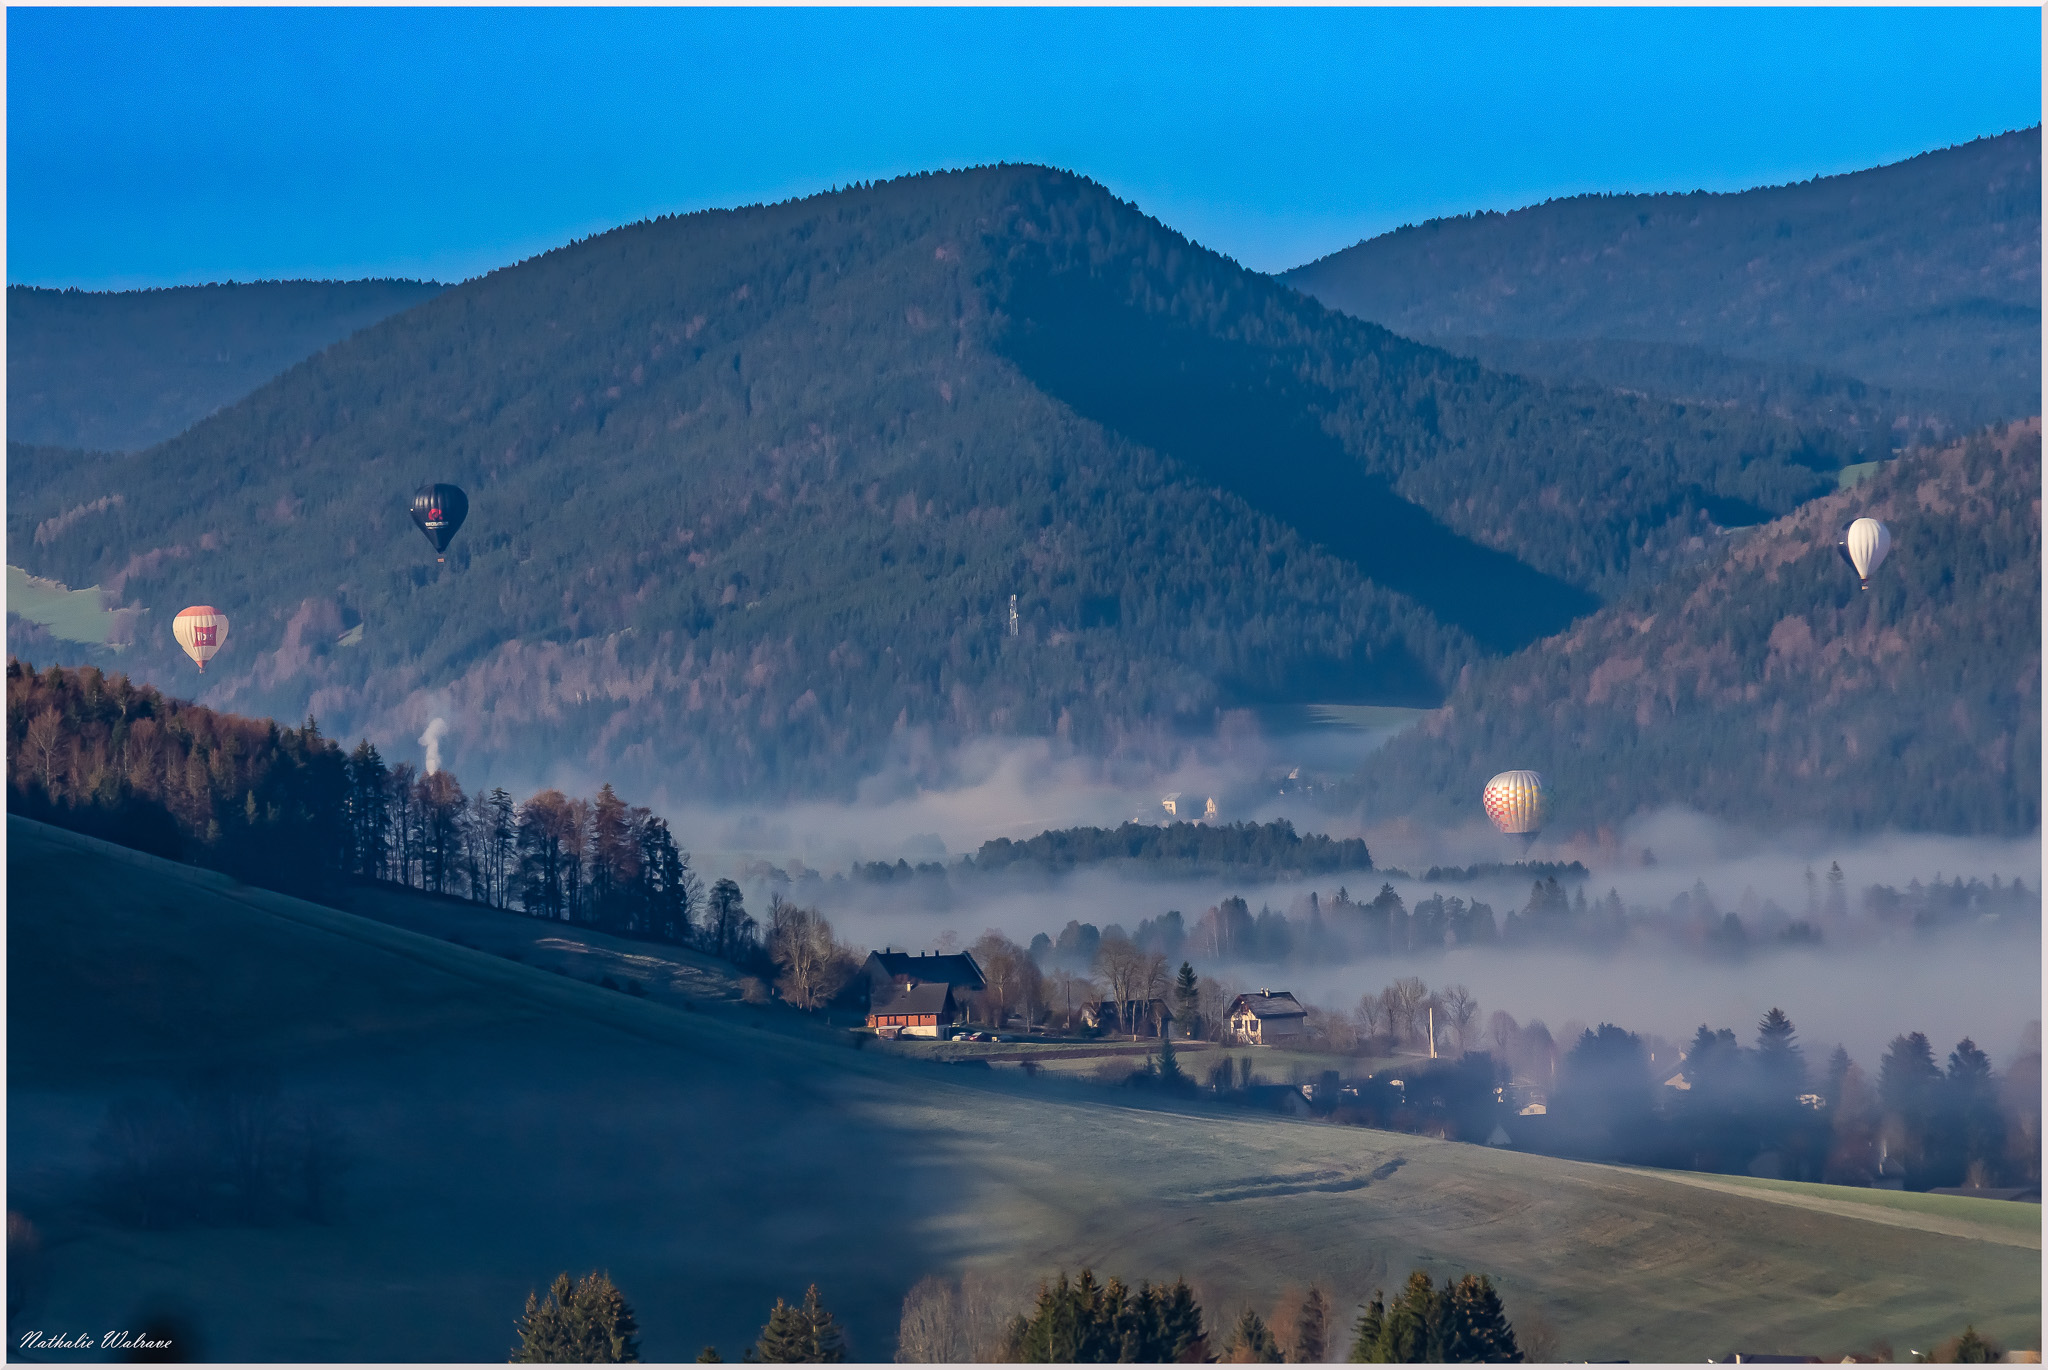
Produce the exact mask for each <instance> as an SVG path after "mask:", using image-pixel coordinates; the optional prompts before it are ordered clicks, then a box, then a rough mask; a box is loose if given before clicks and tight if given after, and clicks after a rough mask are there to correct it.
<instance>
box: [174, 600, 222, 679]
mask: <svg viewBox="0 0 2048 1370" xmlns="http://www.w3.org/2000/svg"><path fill="white" fill-rule="evenodd" d="M171 636H172V637H175V638H176V639H178V645H179V646H180V647H183V648H184V649H185V655H186V656H189V657H191V658H192V659H193V660H194V661H196V662H198V663H199V669H200V670H201V671H202V672H204V671H205V670H206V663H207V662H209V661H211V660H213V654H214V653H215V652H217V651H219V650H220V649H221V647H222V646H224V645H225V644H226V643H227V640H228V616H227V615H226V614H224V613H222V612H221V611H220V610H218V609H216V608H214V607H213V606H212V605H211V604H195V605H193V606H192V607H191V608H189V609H180V610H179V611H178V616H177V617H176V618H174V619H172V620H171Z"/></svg>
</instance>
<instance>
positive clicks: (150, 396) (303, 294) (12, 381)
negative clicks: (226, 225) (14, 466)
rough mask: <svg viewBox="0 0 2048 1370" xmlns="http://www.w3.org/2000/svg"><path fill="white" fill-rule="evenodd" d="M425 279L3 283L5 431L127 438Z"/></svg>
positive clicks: (52, 440) (113, 441)
mask: <svg viewBox="0 0 2048 1370" xmlns="http://www.w3.org/2000/svg"><path fill="white" fill-rule="evenodd" d="M441 289H442V287H441V286H439V285H436V284H434V283H433V282H431V281H256V282H252V283H249V284H243V285H235V284H228V285H199V286H178V287H176V288H173V289H169V290H123V291H108V292H100V291H84V290H42V289H38V288H36V287H33V286H21V285H10V286H8V287H7V438H8V441H9V442H20V443H26V444H29V445H32V446H43V447H69V448H85V449H89V450H95V451H134V450H137V449H140V448H144V447H148V446H150V445H151V444H153V443H159V442H162V441H163V440H164V439H165V438H168V437H172V436H175V435H176V434H179V433H182V432H184V431H185V430H186V429H187V428H190V427H191V426H192V425H193V424H195V423H197V422H198V421H199V420H200V419H203V418H205V417H206V416H207V415H208V414H211V413H212V412H213V411H214V410H216V409H218V408H220V407H221V406H222V405H225V404H232V403H234V402H235V401H236V400H239V399H241V398H242V397H243V396H244V395H246V394H248V393H249V392H250V391H252V390H254V389H255V388H256V387H257V386H259V385H261V384H263V382H265V381H267V380H269V379H270V378H271V377H273V376H275V375H277V374H278V373H279V372H281V371H283V370H285V369H286V368H287V367H289V366H292V365H293V364H295V363H297V362H300V361H303V360H305V359H306V358H307V357H309V356H311V355H313V354H314V353H315V352H318V351H319V350H320V349H321V348H323V347H326V346H329V345H330V344H332V343H336V342H339V341H341V340H342V339H343V338H345V337H347V336H348V335H349V334H351V333H353V332H355V331H356V330H357V329H359V328H367V327H368V326H369V325H371V324H373V323H375V322H377V321H378V320H379V319H383V318H388V317H390V316H391V315H393V314H395V313H397V312H399V311H400V310H403V309H410V308H411V307H412V306H414V305H416V304H418V303H420V302H421V301H422V300H428V299H432V298H433V297H434V296H435V295H437V294H439V293H440V291H441Z"/></svg>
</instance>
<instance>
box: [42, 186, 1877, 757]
mask: <svg viewBox="0 0 2048 1370" xmlns="http://www.w3.org/2000/svg"><path fill="white" fill-rule="evenodd" d="M1857 455H1860V454H1859V453H1858V452H1857V451H1856V450H1855V449H1853V448H1852V447H1850V446H1848V445H1846V444H1843V443H1840V442H1838V441H1835V440H1833V439H1831V438H1828V437H1825V436H1822V437H1810V436H1809V435H1807V434H1804V433H1802V432H1800V431H1798V430H1796V429H1793V428H1791V427H1790V426H1788V425H1784V424H1777V423H1772V422H1769V421H1763V420H1755V419H1748V418H1742V417H1739V416H1738V417H1736V418H1734V419H1732V420H1731V419H1730V418H1729V417H1728V416H1726V415H1724V414H1719V413H1703V412H1698V411H1694V410H1688V409H1683V408H1678V407H1673V406H1668V405H1663V404H1657V403H1652V402H1646V401H1640V400H1632V399H1628V398H1625V397H1616V396H1608V395H1602V394H1598V393H1595V392H1589V391H1563V390H1556V389H1553V388H1551V387H1548V386H1545V385H1541V384H1534V383H1530V382H1525V381H1519V380H1515V379H1513V378H1508V377H1502V376H1498V375H1494V374H1491V373H1488V372H1485V371H1483V370H1481V369H1480V368H1479V367H1477V366H1475V365H1473V364H1472V363H1470V362H1464V361H1459V360H1457V359H1454V358H1451V357H1448V356H1446V355H1445V354H1443V353H1441V352H1437V351H1434V350H1432V349H1429V348H1426V347H1422V346H1419V345H1416V344H1413V343H1410V342H1407V341H1405V340H1403V339H1400V338H1397V337H1394V336H1393V335H1391V334H1389V333H1387V332H1386V331H1385V330H1383V329H1379V328H1377V327H1374V326H1371V325H1367V324H1362V323H1359V322H1358V321H1356V320H1352V319H1349V318H1347V317H1345V316H1343V315H1341V314H1336V313H1333V312H1331V311H1328V310H1325V309H1323V308H1322V307H1321V306H1320V305H1317V304H1315V303H1314V302H1313V301H1310V300H1307V299H1306V298H1305V297H1302V296H1300V295H1299V294H1297V293H1296V292H1293V291H1291V290H1288V289H1286V288H1284V287H1281V286H1278V285H1276V284H1275V283H1273V282H1272V281H1271V280H1270V279H1269V278H1267V277H1264V276H1261V275H1259V274H1257V273H1254V272H1250V271H1246V270H1244V269H1242V268H1240V267H1238V266H1236V265H1235V264H1234V263H1231V262H1229V261H1227V260H1226V259H1224V258H1221V257H1219V256H1217V255H1215V254H1213V253H1210V252H1207V251H1206V250H1204V249H1201V248H1200V247H1198V246H1196V245H1194V244H1192V243H1190V242H1188V241H1187V240H1186V239H1185V238H1182V237H1181V236H1179V235H1178V234H1175V233H1172V232H1171V231H1170V230H1168V229H1166V228H1164V227H1163V226H1162V225H1160V224H1158V223H1157V222H1156V221H1154V220H1152V219H1149V218H1147V217H1145V216H1144V215H1142V214H1140V213H1139V212H1138V211H1136V210H1135V209H1134V208H1132V207H1131V206H1129V205H1126V204H1123V203H1121V202H1119V201H1117V200H1115V199H1114V198H1113V197H1112V196H1110V195H1109V194H1108V193H1107V192H1105V191H1104V190H1103V189H1102V188H1101V187H1099V186H1096V185H1094V184H1093V183H1090V182H1087V181H1085V180H1082V179H1080V178H1078V177H1074V176H1071V175H1067V174H1065V173H1060V172H1053V171H1047V170H1044V169H1041V168H1034V167H998V168H984V169H981V170H978V171H972V172H962V173H948V174H939V175H920V176H914V177H907V178H904V179H901V180H898V181H893V182H888V183H885V184H879V185H871V186H863V187H857V188H854V189H850V190H847V191H842V192H837V193H833V194H829V195H819V196H814V197H811V198H809V199H806V200H801V201H793V202H788V203H785V204H780V205H774V206H766V207H753V208H749V209H741V210H731V211H712V212H706V213H700V214H692V215H688V216H684V217H680V218H672V219H663V220H656V221H651V222H646V223H640V224H635V225H631V226H629V227H626V228H622V229H618V230H615V231H613V232H610V233H606V234H602V235H599V236H597V237H595V238H591V239H587V240H584V241H581V242H578V243H574V244H570V245H568V246H566V247H563V248H561V249H558V250H556V251H553V252H550V253H547V254H544V255H543V256H540V257H538V258H535V259H533V260H530V261H527V262H523V263H520V264H519V265H517V266H513V267H508V268H506V269H504V270H501V271H498V272H494V273H492V274H490V275H488V276H485V277H482V278H480V279H478V280H475V281H471V282H467V283H465V284H463V285H460V286H456V287H453V288H451V289H449V290H447V291H446V292H444V293H442V294H440V295H438V296H437V297H435V298H434V299H432V300H429V301H427V302H425V303H423V304H421V305H419V306H417V307H415V308H413V309H410V310H408V311H405V312H403V313H401V314H398V315H396V316H394V317H391V318H388V319H386V320H384V321H383V322H381V323H379V324H377V325H374V326H373V327H371V328H368V329H365V330H363V331H362V332H360V333H358V334H356V335H354V336H353V337H351V338H349V339H347V340H345V341H343V342H341V343H338V344H336V345H334V346H332V347H330V348H328V349H326V350H325V351H324V352H322V353H321V354H320V355H319V356H317V357H313V358H311V359H309V360H308V361H306V362H304V363H302V364H300V365H299V366H296V367H294V368H292V369H291V370H290V371H288V372H287V373H286V374H284V375H283V376H281V377H279V378H278V379H276V380H274V381H272V382H271V383H269V384H267V385H265V386H264V387H263V388H261V389H260V390H259V391H257V392H256V393H255V394H253V395H251V396H249V397H248V398H247V399H245V400H243V401H242V402H240V403H238V404H236V405H234V406H232V407H230V408H228V409H226V410H224V411H222V412H221V413H218V414H216V415H214V416H213V417H211V418H209V419H208V420H206V421H205V422H203V423H201V424H200V425H198V426H197V427H195V428H194V429H193V430H191V431H190V432H188V433H185V434H183V435H181V436H179V437H178V438H176V439H173V440H172V441H170V442H167V443H165V444H162V445H161V446H159V447H157V448H155V449H153V450H151V451H150V452H148V453H147V454H144V455H140V456H136V457H128V458H118V459H115V460H113V461H111V462H107V461H99V460H95V461H91V462H81V463H78V464H77V465H76V466H75V467H74V468H72V469H70V470H60V471H55V472H53V473H51V475H50V478H49V480H48V481H47V482H43V483H39V485H38V488H37V490H36V491H35V492H34V496H33V498H29V499H15V500H10V502H9V509H8V518H9V541H10V547H12V548H15V549H20V551H21V553H22V554H24V555H32V556H33V559H34V564H33V565H32V566H30V567H29V568H28V569H30V570H32V571H33V572H34V573H35V574H37V575H42V576H47V577H50V578H52V579H56V580H59V581H62V582H64V583H66V584H70V585H74V586H79V585H94V584H96V585H99V586H101V587H103V590H104V592H105V594H106V595H107V596H108V598H109V600H110V602H112V603H115V604H132V605H135V606H138V607H142V608H146V609H148V610H149V613H148V614H147V615H145V616H144V618H143V620H142V622H143V624H144V626H143V628H142V630H141V632H140V634H139V637H138V640H137V643H136V645H135V646H134V647H133V648H132V649H131V653H132V655H131V656H130V657H128V658H127V659H126V660H124V661H123V663H122V665H123V668H124V669H126V670H128V671H130V672H131V673H135V674H139V675H143V676H147V677H148V678H151V679H155V680H159V681H162V682H164V683H166V684H169V685H171V686H172V687H173V688H177V689H180V690H182V689H185V688H188V687H189V683H196V682H188V678H187V676H186V672H188V671H189V667H188V666H187V665H186V664H185V663H184V661H183V659H182V657H180V656H179V655H177V654H176V651H175V648H174V647H172V645H171V644H170V642H169V632H168V629H169V619H170V616H171V615H172V614H173V613H174V612H175V611H176V609H177V608H178V607H180V606H181V605H183V604H186V603H196V602H204V603H211V604H213V605H214V606H216V607H218V608H220V609H222V610H224V611H225V612H226V613H227V614H228V615H229V616H230V618H231V619H232V620H233V622H234V628H233V631H232V634H231V638H230V645H229V647H228V649H227V651H225V652H224V653H223V654H222V655H221V656H220V657H219V658H217V659H216V661H215V662H214V667H213V670H212V671H210V672H209V673H208V676H207V681H208V682H209V683H210V684H211V688H210V689H209V690H207V691H205V692H204V693H203V695H202V698H203V700H204V701H205V702H207V703H209V704H212V705H214V706H217V707H224V708H233V709H237V710H241V711H246V712H262V713H269V714H273V715H276V716H284V717H294V716H302V715H303V713H304V712H305V711H307V710H311V711H312V712H314V713H316V714H317V715H318V716H319V718H320V719H321V721H322V723H323V724H325V725H327V726H329V727H330V728H331V729H336V730H342V731H346V732H349V733H351V734H353V733H358V732H366V733H368V734H369V735H370V736H372V737H373V738H376V739H377V740H379V741H380V742H383V743H396V742H399V741H404V740H407V739H409V738H410V736H411V735H412V734H413V733H414V732H416V730H417V729H418V728H420V727H421V726H422V725H423V724H424V723H425V722H426V720H427V719H428V718H429V717H432V716H444V717H447V718H449V719H450V720H451V722H452V724H453V731H452V732H451V735H450V737H449V740H448V743H447V747H448V748H449V749H450V764H452V765H456V766H458V767H460V766H462V765H463V764H464V756H465V754H468V755H472V756H473V755H475V754H477V753H478V752H490V753H500V752H504V751H510V752H513V753H515V754H517V755H519V756H521V757H523V758H525V759H526V760H527V761H528V763H529V764H532V765H534V766H536V767H539V766H543V765H567V766H575V767H581V768H586V769H591V770H597V771H602V773H604V774H608V775H612V776H616V777H618V778H619V779H620V780H621V782H622V783H626V784H631V785H633V786H634V787H635V788H637V789H640V790H641V791H642V792H647V791H649V790H654V791H656V792H657V796H658V797H659V791H660V789H661V787H663V786H666V787H668V791H667V792H668V797H670V798H681V797H683V796H684V795H687V794H690V793H693V792H696V791H700V790H702V791H710V792H716V793H736V792H754V793H758V792H789V791H791V790H795V789H803V788H816V787H820V786H823V787H844V786H847V785H850V784H851V783H852V782H853V780H854V779H856V778H857V777H858V776H860V775H862V774H864V773H867V772H869V771H871V770H873V769H874V768H875V767H876V766H877V765H878V764H880V762H881V761H882V759H883V758H884V757H885V756H887V755H889V754H890V751H891V748H897V747H905V746H907V745H908V739H910V738H912V737H927V738H929V739H931V740H933V741H936V742H939V743H946V742H952V741H959V740H962V739H965V738H970V737H974V736H981V735H990V734H994V735H1037V736H1045V735H1054V736H1057V737H1059V738H1061V739H1064V740H1066V741H1069V742H1071V743H1072V744H1074V745H1077V746H1085V747H1088V748H1090V749H1092V750H1094V751H1096V752H1098V753H1110V752H1115V751H1116V750H1117V749H1119V748H1123V747H1135V748H1155V747H1161V746H1169V745H1172V738H1173V736H1174V734H1175V733H1176V732H1177V731H1178V730H1182V729H1186V728H1204V729H1205V728H1208V727H1211V726H1213V725H1214V722H1215V720H1216V717H1217V711H1218V710H1219V709H1223V708H1228V707H1232V706H1235V705H1238V704H1243V703H1251V702H1259V701H1263V700H1271V699H1276V698H1288V697H1295V698H1303V699H1318V698H1320V699H1329V698H1340V699H1357V700H1377V701H1385V702H1433V701H1434V700H1435V699H1437V698H1439V697H1440V696H1441V691H1442V688H1443V686H1442V682H1444V681H1447V680H1449V679H1450V678H1452V677H1453V676H1454V675H1455V673H1456V672H1457V670H1458V669H1460V668H1461V667H1462V665H1463V664H1464V663H1466V662H1468V661H1470V660H1473V659H1475V658H1476V657H1479V656H1482V655H1484V654H1485V652H1486V651H1488V650H1503V649H1507V648H1512V647H1514V646H1517V645H1519V644H1520V643H1523V642H1526V641H1528V640H1530V639H1531V638H1532V637H1534V636H1536V635H1537V634H1538V633H1541V632H1544V631H1553V630H1555V629H1557V628H1559V627H1562V626H1563V625H1564V624H1565V623H1566V622H1568V621H1569V620H1570V619H1571V618H1572V617H1573V616H1574V615H1576V614H1579V613H1582V612H1585V611H1586V610H1587V609H1589V608H1591V607H1592V606H1593V605H1594V604H1595V603H1596V602H1597V600H1596V598H1595V596H1596V594H1598V593H1602V592H1609V591H1611V590H1612V589H1613V588H1615V587H1617V586H1620V585H1623V584H1626V583H1627V581H1628V578H1629V577H1630V575H1631V574H1640V572H1641V568H1642V567H1643V566H1644V565H1645V564H1647V563H1655V562H1656V561H1657V560H1658V559H1660V558H1663V557H1667V556H1671V555H1674V554H1675V553H1676V552H1677V551H1678V550H1679V549H1682V547H1683V546H1684V544H1685V541H1686V539H1687V538H1689V537H1690V536H1692V535H1693V534H1694V533H1695V532H1697V531H1699V530H1701V529H1703V528H1705V527H1706V526H1707V521H1708V518H1709V517H1710V515H1711V516H1713V517H1718V518H1719V519H1721V520H1722V521H1723V522H1741V521H1749V520H1752V519H1754V518H1758V517H1764V516H1767V515H1769V514H1772V513H1778V512H1783V511H1784V510H1786V509H1789V508H1791V507H1794V506H1795V505H1796V504H1797V503H1798V502H1799V501H1800V500H1802V499H1804V498H1808V497H1810V496H1811V495H1813V494H1814V493H1816V492H1817V491H1819V490H1821V489H1824V488H1827V487H1828V486H1829V485H1830V484H1831V479H1830V476H1829V475H1828V472H1829V471H1830V470H1832V469H1833V468H1834V467H1836V466H1838V465H1840V464H1841V463H1843V462H1844V461H1845V460H1849V459H1853V458H1854V457H1855V456H1857ZM430 479H431V480H451V481H454V482H456V483H458V484H461V485H463V486H464V487H465V488H466V489H467V490H468V491H469V494H470V501H471V512H470V516H469V522H468V525H467V526H466V527H465V529H464V530H463V532H462V535H461V536H460V538H459V539H458V540H457V542H456V543H455V545H454V547H453V548H452V549H451V550H450V554H449V559H448V564H447V565H446V566H445V567H437V566H436V565H435V564H434V562H433V561H432V560H431V555H430V553H429V550H428V549H427V547H426V545H425V543H424V540H422V539H420V538H419V536H418V534H417V533H416V532H415V530H414V529H413V528H412V527H411V525H410V523H409V521H408V519H407V517H406V514H405V505H406V500H407V498H408V496H409V494H410V492H411V490H412V489H413V488H414V486H416V485H417V484H419V483H421V482H423V481H426V480H430ZM112 494H120V495H122V496H123V498H122V499H121V500H120V501H118V502H114V501H111V500H110V495H112ZM80 510H84V511H85V512H83V513H77V514H76V516H75V517H68V518H65V519H64V520H63V522H62V523H61V525H59V526H60V527H61V529H62V536H61V537H59V536H52V537H51V538H49V539H46V540H45V542H43V543H41V544H35V543H33V541H32V539H31V538H30V537H29V536H28V534H29V533H30V532H31V531H32V530H33V529H35V528H37V527H39V526H43V525H44V524H45V523H46V522H47V521H48V520H51V519H54V518H59V517H60V516H64V515H67V514H72V513H74V512H75V511H80ZM1012 594H1015V595H1016V596H1017V597H1018V599H1017V603H1018V610H1019V617H1018V632H1017V634H1016V635H1015V636H1011V635H1010V633H1009V631H1008V626H1009V616H1008V610H1009V602H1010V598H1009V597H1010V596H1011V595H1012ZM358 627H360V628H361V629H362V631H361V632H360V633H356V632H354V631H353V630H354V629H356V628H358ZM344 644H346V645H344ZM38 650H39V651H40V650H42V649H41V648H38ZM926 755H930V754H926Z"/></svg>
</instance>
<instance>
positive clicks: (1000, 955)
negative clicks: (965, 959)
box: [970, 928, 1037, 1028]
mask: <svg viewBox="0 0 2048 1370" xmlns="http://www.w3.org/2000/svg"><path fill="white" fill-rule="evenodd" d="M970 950H971V951H972V953H973V955H974V960H975V964H977V965H979V966H980V967H981V976H982V979H983V981H984V982H986V984H987V986H988V987H987V988H986V989H984V990H983V991H982V996H981V998H982V1004H983V1006H984V1007H985V1008H986V1009H987V1010H988V1015H989V1025H990V1026H991V1027H998V1028H999V1027H1001V1026H1002V1025H1003V1019H1004V1018H1005V1017H1007V1016H1008V1015H1009V1013H1010V1012H1011V1010H1012V1009H1015V1008H1018V1007H1020V1006H1023V1007H1026V1008H1027V1009H1028V1005H1029V999H1030V996H1029V994H1028V993H1027V990H1028V988H1029V981H1030V979H1031V978H1032V975H1033V973H1034V972H1035V971H1036V969H1037V967H1035V966H1033V965H1032V964H1031V957H1030V956H1029V955H1027V954H1026V953H1025V951H1024V948H1022V947H1020V946H1018V945H1017V944H1016V943H1015V942H1012V941H1011V940H1010V939H1009V938H1007V937H1005V936H1004V935H1003V934H1002V933H1000V932H998V931H996V930H995V929H994V928H990V929H989V930H988V931H987V932H984V933H983V934H982V935H981V936H980V937H979V938H977V939H976V940H975V943H974V946H973V947H972V948H970ZM1026 1017H1027V1018H1028V1017H1029V1013H1028V1012H1027V1013H1026Z"/></svg>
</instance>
